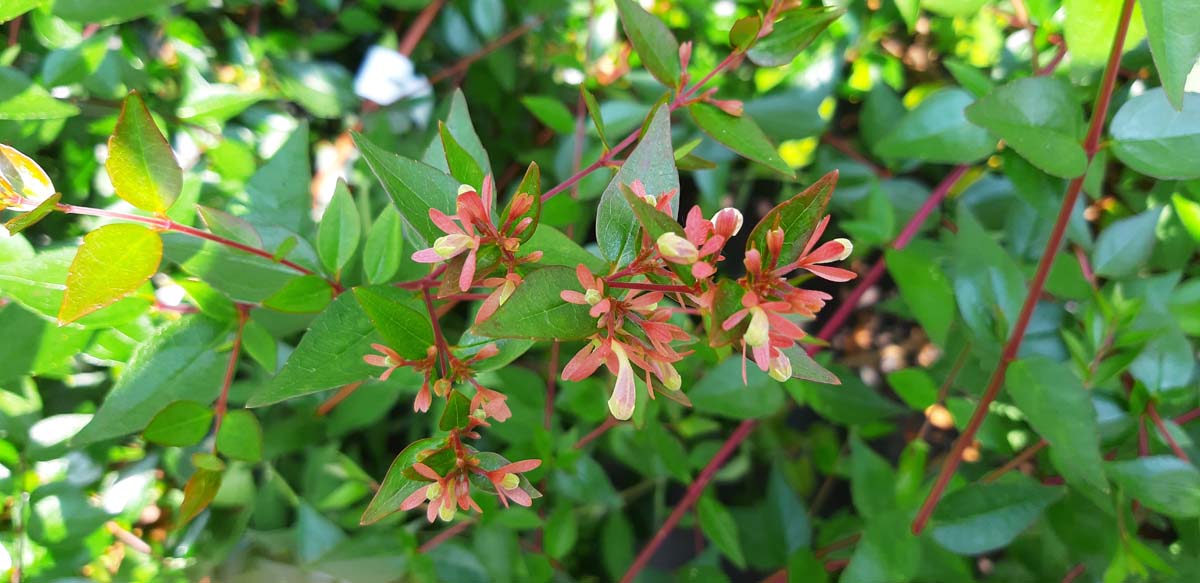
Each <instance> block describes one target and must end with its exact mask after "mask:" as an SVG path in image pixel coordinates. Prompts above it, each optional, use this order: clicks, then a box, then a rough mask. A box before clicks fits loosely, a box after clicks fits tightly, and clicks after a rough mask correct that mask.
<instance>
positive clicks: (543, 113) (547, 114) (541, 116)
mask: <svg viewBox="0 0 1200 583" xmlns="http://www.w3.org/2000/svg"><path fill="white" fill-rule="evenodd" d="M580 87H582V86H580ZM521 104H522V105H524V106H525V109H528V110H529V112H530V113H532V114H533V116H534V117H536V118H537V119H538V121H540V122H542V124H543V125H545V126H546V127H548V128H550V129H552V130H554V131H555V132H557V133H559V134H566V135H570V134H572V133H574V131H575V115H574V114H572V113H571V110H569V109H567V106H565V105H563V104H562V102H561V101H559V100H557V99H555V98H553V97H548V96H545V95H527V96H525V97H522V98H521Z"/></svg>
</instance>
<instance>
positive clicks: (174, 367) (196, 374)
mask: <svg viewBox="0 0 1200 583" xmlns="http://www.w3.org/2000/svg"><path fill="white" fill-rule="evenodd" d="M228 332H229V327H228V325H226V324H223V323H218V322H216V321H214V320H211V319H209V318H207V317H204V316H191V317H188V318H185V319H183V320H179V321H178V322H175V323H172V324H168V325H166V326H165V327H163V328H161V329H159V330H158V331H157V332H156V333H155V334H154V335H153V336H152V337H151V339H150V340H149V341H147V342H145V343H144V344H141V345H139V346H138V347H137V349H136V350H135V351H134V353H133V358H131V359H130V361H129V365H128V366H126V368H125V370H124V371H122V373H121V376H120V378H118V379H117V382H116V384H115V385H114V386H113V388H112V390H111V391H109V393H108V396H107V397H105V399H104V401H103V403H101V405H100V408H99V409H98V410H97V411H96V414H95V416H93V417H92V422H91V423H89V424H88V426H87V427H84V428H83V430H82V431H80V432H79V434H78V435H76V436H75V439H74V441H73V442H74V443H76V444H88V443H95V442H97V441H103V440H106V439H112V438H114V437H120V436H122V435H128V434H130V433H134V432H136V431H141V430H142V429H143V428H145V427H146V425H147V424H148V423H150V421H151V419H153V418H154V416H155V415H156V414H157V413H158V412H159V411H162V410H163V408H165V407H166V406H167V405H169V404H171V403H173V402H175V401H179V400H181V399H190V400H194V401H197V402H201V403H206V402H209V401H211V400H212V399H214V398H216V396H217V393H218V392H220V390H221V377H222V374H223V373H224V371H225V366H226V365H227V364H228V360H229V357H228V354H224V353H219V352H217V349H218V348H220V347H221V346H222V345H223V344H225V342H226V341H227V339H228Z"/></svg>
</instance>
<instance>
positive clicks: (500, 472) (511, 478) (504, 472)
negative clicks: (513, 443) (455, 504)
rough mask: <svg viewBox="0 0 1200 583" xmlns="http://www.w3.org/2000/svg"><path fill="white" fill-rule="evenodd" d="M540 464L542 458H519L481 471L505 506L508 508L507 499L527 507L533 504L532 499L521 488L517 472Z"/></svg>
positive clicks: (520, 472)
mask: <svg viewBox="0 0 1200 583" xmlns="http://www.w3.org/2000/svg"><path fill="white" fill-rule="evenodd" d="M541 465H542V460H521V461H519V462H512V463H511V464H507V465H504V466H501V467H499V468H496V469H494V470H492V471H490V472H483V475H484V477H486V478H487V479H488V481H490V482H491V483H492V486H494V487H495V488H496V496H497V497H498V498H500V503H501V504H503V505H504V507H505V508H508V501H509V500H512V501H513V502H516V503H517V504H519V505H521V506H525V507H528V506H532V505H533V499H532V498H530V497H529V492H526V491H525V490H523V489H522V488H521V477H520V476H519V475H518V474H523V473H525V472H529V471H532V470H535V469H537V468H538V467H539V466H541Z"/></svg>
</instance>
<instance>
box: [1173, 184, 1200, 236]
mask: <svg viewBox="0 0 1200 583" xmlns="http://www.w3.org/2000/svg"><path fill="white" fill-rule="evenodd" d="M1171 208H1172V209H1173V210H1174V211H1175V216H1177V217H1179V222H1181V223H1183V228H1184V229H1187V232H1188V234H1189V235H1191V236H1192V240H1193V241H1195V242H1196V243H1198V244H1200V202H1196V201H1194V200H1190V199H1188V198H1186V197H1184V196H1183V195H1181V194H1172V195H1171Z"/></svg>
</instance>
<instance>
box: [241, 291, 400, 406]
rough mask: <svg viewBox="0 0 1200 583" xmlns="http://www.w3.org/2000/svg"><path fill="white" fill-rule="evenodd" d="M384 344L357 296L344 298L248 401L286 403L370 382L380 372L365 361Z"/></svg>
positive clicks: (325, 313)
mask: <svg viewBox="0 0 1200 583" xmlns="http://www.w3.org/2000/svg"><path fill="white" fill-rule="evenodd" d="M378 342H379V335H378V334H377V333H376V332H375V326H374V325H373V324H371V320H369V319H368V318H367V315H366V313H365V312H363V309H362V308H361V307H360V306H359V304H358V301H357V300H356V299H355V296H354V294H349V293H344V294H341V295H339V296H338V297H337V299H335V300H334V301H333V303H332V304H329V307H328V308H325V311H323V312H321V313H320V314H319V315H318V316H317V318H316V319H315V320H313V323H312V325H311V326H309V328H308V332H307V333H305V334H304V337H303V338H301V339H300V344H299V345H298V346H296V350H295V351H294V352H292V354H291V356H289V357H288V360H287V362H286V363H284V365H283V369H282V370H280V371H279V374H277V375H275V378H274V379H272V380H271V381H270V382H268V383H266V384H264V385H262V386H261V387H260V388H259V389H258V390H257V391H256V392H254V393H253V394H252V395H251V396H250V399H249V400H248V401H247V402H246V405H247V406H248V407H261V406H263V405H270V404H272V403H278V402H279V401H283V400H285V399H291V398H293V397H299V396H301V395H307V394H309V393H315V392H317V391H321V390H324V389H329V388H333V387H340V386H342V385H345V384H347V383H353V382H357V381H361V380H365V379H367V378H368V377H370V376H371V375H373V374H377V373H378V372H380V371H379V369H376V368H375V367H373V366H371V365H369V364H367V363H365V362H363V356H365V355H367V354H371V353H373V351H372V350H371V344H374V343H378Z"/></svg>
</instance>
